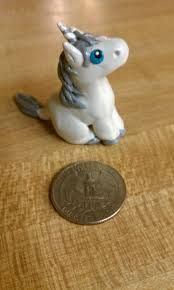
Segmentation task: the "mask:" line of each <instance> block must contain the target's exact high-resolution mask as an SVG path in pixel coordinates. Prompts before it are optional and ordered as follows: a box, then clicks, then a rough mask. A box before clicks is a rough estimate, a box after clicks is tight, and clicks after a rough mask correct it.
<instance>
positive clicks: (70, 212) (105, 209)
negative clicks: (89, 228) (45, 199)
mask: <svg viewBox="0 0 174 290" xmlns="http://www.w3.org/2000/svg"><path fill="white" fill-rule="evenodd" d="M125 197H126V186H125V183H124V180H123V178H122V177H121V175H120V174H119V173H118V172H117V171H116V170H115V169H114V168H112V167H110V166H108V165H106V164H103V163H100V162H97V161H81V162H76V163H73V164H70V165H69V166H67V167H65V168H64V169H63V170H61V171H60V172H59V173H57V174H56V175H55V177H54V178H53V181H52V185H51V192H50V198H51V202H52V204H53V206H54V207H55V209H56V210H57V211H58V213H59V214H60V215H61V216H62V217H64V218H66V219H67V220H69V221H71V222H74V223H77V224H83V225H87V224H98V223H101V222H104V221H106V220H108V219H110V218H112V217H113V216H115V215H116V214H117V213H118V212H119V210H120V208H121V205H122V203H123V201H124V199H125Z"/></svg>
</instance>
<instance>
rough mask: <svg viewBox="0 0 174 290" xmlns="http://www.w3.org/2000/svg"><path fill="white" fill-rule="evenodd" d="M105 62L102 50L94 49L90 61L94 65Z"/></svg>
mask: <svg viewBox="0 0 174 290" xmlns="http://www.w3.org/2000/svg"><path fill="white" fill-rule="evenodd" d="M103 60H104V53H103V51H102V50H100V49H94V50H93V51H92V52H91V54H90V61H91V62H92V63H93V64H99V63H101V62H102V61H103Z"/></svg>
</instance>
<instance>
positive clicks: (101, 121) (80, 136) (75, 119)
mask: <svg viewBox="0 0 174 290" xmlns="http://www.w3.org/2000/svg"><path fill="white" fill-rule="evenodd" d="M59 29H60V30H61V32H62V33H63V35H64V37H65V38H66V39H67V40H68V41H66V42H65V43H64V44H63V53H62V54H61V56H60V59H59V65H58V75H59V78H60V80H61V81H62V88H61V91H60V93H59V94H58V95H57V96H55V95H54V96H53V97H51V98H50V99H49V101H48V106H47V108H43V107H41V106H40V105H39V103H38V102H37V101H36V100H35V99H33V98H32V102H33V107H32V106H31V97H24V96H21V95H18V96H17V97H16V102H17V104H18V106H19V108H20V109H21V110H22V111H23V112H24V113H28V112H29V109H28V108H27V104H29V103H30V111H32V110H33V111H34V113H35V114H33V115H34V116H38V117H39V118H40V119H44V120H45V119H51V120H52V123H53V126H54V128H55V130H56V132H57V134H58V135H59V136H61V137H62V138H63V139H64V140H66V141H67V142H69V143H72V144H95V143H99V142H100V141H102V142H103V143H104V144H115V143H118V141H119V139H120V137H121V136H122V135H123V134H124V131H125V129H124V123H123V120H122V119H121V117H120V116H119V114H118V112H117V109H116V106H115V96H114V93H113V90H112V88H111V86H110V83H109V81H108V79H107V77H106V76H107V75H108V74H109V73H111V72H112V71H114V70H115V69H117V68H118V67H120V66H121V65H123V64H124V63H125V62H126V60H127V58H128V52H129V49H128V46H127V44H126V42H125V41H124V40H122V39H118V38H107V37H103V36H102V37H95V36H94V35H92V34H87V33H83V32H81V31H79V30H78V29H76V28H72V27H70V28H67V27H66V26H64V25H63V24H61V23H60V24H59ZM24 98H25V100H24ZM29 98H30V99H29ZM22 100H23V105H22V106H21V101H22ZM34 102H35V105H34ZM30 115H32V114H30Z"/></svg>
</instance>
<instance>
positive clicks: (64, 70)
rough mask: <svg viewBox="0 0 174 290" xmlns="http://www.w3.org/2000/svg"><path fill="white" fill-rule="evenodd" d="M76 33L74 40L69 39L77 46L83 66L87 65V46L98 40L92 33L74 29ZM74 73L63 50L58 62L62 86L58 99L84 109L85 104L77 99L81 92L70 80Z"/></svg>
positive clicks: (69, 105) (67, 104)
mask: <svg viewBox="0 0 174 290" xmlns="http://www.w3.org/2000/svg"><path fill="white" fill-rule="evenodd" d="M73 33H74V34H75V35H76V39H77V40H76V41H70V42H71V43H72V44H73V45H74V46H75V47H76V48H78V49H79V50H80V51H81V53H82V54H83V57H84V63H83V66H86V67H87V66H88V65H89V63H90V60H89V55H88V51H87V48H88V47H91V46H93V45H94V44H96V43H98V42H99V40H98V39H97V38H96V37H95V36H94V35H92V34H89V33H80V32H79V31H77V30H75V31H74V32H73ZM73 74H74V75H76V74H77V73H76V71H75V70H74V69H72V68H71V67H70V65H69V64H68V62H67V61H66V58H65V55H64V52H62V53H61V55H60V58H59V64H58V77H59V78H60V80H61V82H62V88H61V91H60V100H61V102H62V104H64V105H65V106H68V107H74V108H80V109H84V108H86V106H85V105H84V104H83V103H81V102H80V101H79V96H82V93H81V92H80V91H79V90H78V89H77V88H76V87H75V85H74V84H73V82H72V78H71V76H72V75H73Z"/></svg>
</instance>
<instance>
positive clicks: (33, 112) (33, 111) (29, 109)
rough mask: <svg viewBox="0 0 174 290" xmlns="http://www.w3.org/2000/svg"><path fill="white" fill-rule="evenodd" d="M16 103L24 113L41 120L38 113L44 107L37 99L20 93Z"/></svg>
mask: <svg viewBox="0 0 174 290" xmlns="http://www.w3.org/2000/svg"><path fill="white" fill-rule="evenodd" d="M15 102H16V105H17V106H18V108H19V110H20V111H21V112H22V113H24V114H26V115H28V116H30V117H33V118H39V114H38V112H39V110H40V109H41V108H42V107H43V106H42V104H40V103H39V102H38V101H37V100H36V99H35V98H33V97H31V96H25V95H22V94H20V93H19V94H17V95H16V96H15Z"/></svg>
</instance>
